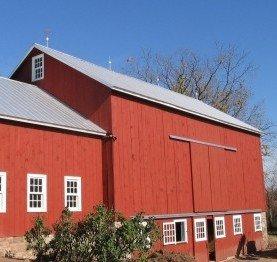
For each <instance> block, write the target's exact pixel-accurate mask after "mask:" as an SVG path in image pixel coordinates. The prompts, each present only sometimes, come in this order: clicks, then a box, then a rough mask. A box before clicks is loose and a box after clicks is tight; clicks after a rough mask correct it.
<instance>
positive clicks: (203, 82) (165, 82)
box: [123, 44, 273, 155]
mask: <svg viewBox="0 0 277 262" xmlns="http://www.w3.org/2000/svg"><path fill="white" fill-rule="evenodd" d="M256 70H257V68H256V67H255V66H254V65H253V64H252V63H251V62H249V54H248V53H247V52H245V51H240V50H239V49H238V48H237V47H235V46H231V45H229V46H227V47H225V46H223V45H219V44H216V46H215V52H214V54H213V55H211V56H210V57H207V58H204V57H203V56H200V55H199V54H197V53H194V52H192V51H190V50H179V51H177V52H175V53H174V54H172V55H163V54H159V53H153V52H152V51H151V50H145V49H143V50H142V52H141V54H140V55H139V56H138V57H135V58H134V57H132V58H129V59H127V62H126V65H125V67H124V69H123V71H124V72H125V73H127V74H129V75H131V76H134V77H137V78H140V79H142V80H144V81H146V82H149V83H152V84H158V85H160V86H162V87H164V88H167V89H170V90H172V91H175V92H178V93H181V94H184V95H187V96H190V97H193V98H196V99H199V100H201V101H203V102H205V103H207V104H209V105H211V106H213V107H215V108H217V109H219V110H221V111H223V112H225V113H227V114H230V115H231V116H234V117H236V118H239V119H241V120H242V121H245V122H247V123H249V124H250V125H253V126H255V127H257V128H258V129H260V130H262V131H263V132H264V133H263V135H262V139H263V143H262V146H263V147H262V149H263V154H264V155H267V154H268V152H269V146H270V144H271V142H272V139H273V134H272V133H271V126H272V125H271V122H270V121H269V120H268V118H267V117H266V112H265V107H264V103H263V102H259V103H253V100H252V95H253V94H252V88H251V80H252V78H253V76H254V74H255V73H256Z"/></svg>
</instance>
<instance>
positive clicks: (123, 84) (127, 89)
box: [26, 44, 261, 134]
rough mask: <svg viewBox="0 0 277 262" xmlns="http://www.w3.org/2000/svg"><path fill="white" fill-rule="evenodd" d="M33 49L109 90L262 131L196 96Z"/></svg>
mask: <svg viewBox="0 0 277 262" xmlns="http://www.w3.org/2000/svg"><path fill="white" fill-rule="evenodd" d="M33 48H37V49H39V50H40V51H41V52H44V53H46V54H48V55H49V56H52V57H53V58H55V59H57V60H59V61H61V62H62V63H64V64H66V65H68V66H70V67H72V68H74V69H76V70H78V71H79V72H81V73H83V74H85V75H87V76H89V77H91V78H93V79H95V80H97V81H98V82H100V83H102V84H104V85H106V86H108V87H109V88H110V89H112V90H116V91H118V92H121V93H125V94H129V95H132V96H135V97H138V98H141V99H144V100H148V101H152V102H155V103H158V104H162V105H164V106H167V107H170V108H175V109H177V110H180V111H183V112H186V113H189V114H192V115H196V116H200V117H203V118H206V119H210V120H213V121H216V122H219V123H223V124H226V125H229V126H233V127H236V128H239V129H243V130H247V131H250V132H254V133H258V134H260V133H261V131H260V130H258V129H257V128H255V127H253V126H251V125H249V124H247V123H244V122H242V121H241V120H239V119H236V118H234V117H232V116H230V115H228V114H226V113H223V112H222V111H220V110H218V109H215V108H213V107H212V106H209V105H207V104H205V103H203V102H202V101H199V100H197V99H194V98H191V97H188V96H185V95H182V94H179V93H176V92H173V91H170V90H167V89H165V88H162V87H160V86H157V85H153V84H149V83H147V82H144V81H142V80H139V79H136V78H133V77H130V76H127V75H123V74H120V73H117V72H114V71H111V70H108V69H106V68H104V67H100V66H97V65H95V64H92V63H90V62H87V61H84V60H82V59H79V58H76V57H74V56H71V55H68V54H65V53H62V52H59V51H56V50H54V49H51V48H48V47H45V46H42V45H39V44H35V45H34V46H33V47H32V48H31V50H32V49H33ZM31 50H30V51H31ZM27 55H28V54H27ZM27 55H26V56H27Z"/></svg>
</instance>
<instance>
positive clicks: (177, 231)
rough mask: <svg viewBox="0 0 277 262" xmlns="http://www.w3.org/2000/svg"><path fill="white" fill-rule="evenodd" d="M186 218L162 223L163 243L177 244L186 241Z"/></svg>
mask: <svg viewBox="0 0 277 262" xmlns="http://www.w3.org/2000/svg"><path fill="white" fill-rule="evenodd" d="M187 228H188V227H187V220H186V219H177V220H174V221H173V222H166V223H163V239H164V244H165V245H169V244H178V243H185V242H188V230H187Z"/></svg>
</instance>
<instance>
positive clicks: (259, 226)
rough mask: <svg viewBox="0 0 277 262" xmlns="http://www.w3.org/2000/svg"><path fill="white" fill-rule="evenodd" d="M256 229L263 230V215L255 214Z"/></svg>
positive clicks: (256, 230)
mask: <svg viewBox="0 0 277 262" xmlns="http://www.w3.org/2000/svg"><path fill="white" fill-rule="evenodd" d="M254 229H255V232H258V231H262V215H261V214H260V213H259V214H254Z"/></svg>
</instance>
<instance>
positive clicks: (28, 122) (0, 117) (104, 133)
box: [0, 115, 107, 137]
mask: <svg viewBox="0 0 277 262" xmlns="http://www.w3.org/2000/svg"><path fill="white" fill-rule="evenodd" d="M0 119H3V120H9V121H15V122H19V123H23V124H32V125H36V126H43V127H50V128H55V129H59V130H67V131H72V132H77V133H82V134H88V135H95V136H100V137H106V136H107V133H106V132H97V131H92V130H88V129H81V128H75V127H70V126H62V125H57V124H53V123H45V122H40V121H34V120H30V119H24V118H19V117H13V116H5V115H0Z"/></svg>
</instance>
